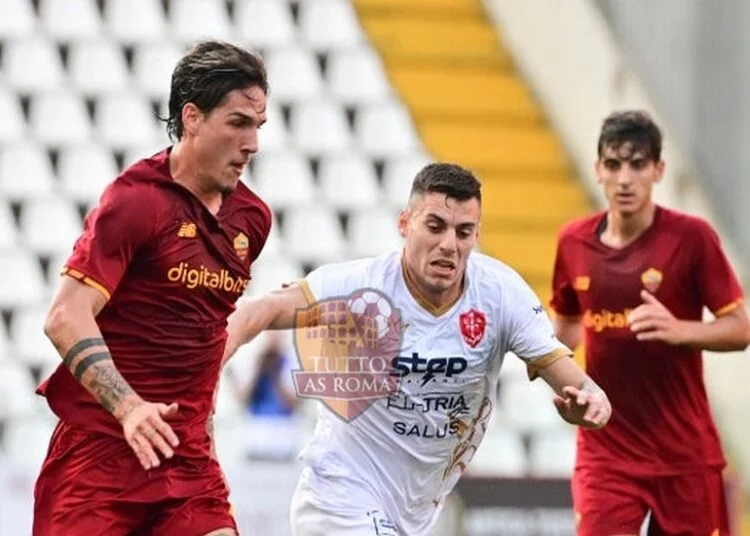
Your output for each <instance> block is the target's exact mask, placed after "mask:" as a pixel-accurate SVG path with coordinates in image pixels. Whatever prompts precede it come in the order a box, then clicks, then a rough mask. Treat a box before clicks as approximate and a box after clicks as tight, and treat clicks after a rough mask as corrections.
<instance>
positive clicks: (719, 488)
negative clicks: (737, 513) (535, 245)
mask: <svg viewBox="0 0 750 536" xmlns="http://www.w3.org/2000/svg"><path fill="white" fill-rule="evenodd" d="M661 146H662V137H661V133H660V131H659V128H658V127H657V125H656V124H654V122H653V121H652V120H651V119H650V117H649V116H648V115H647V114H645V113H642V112H632V111H628V112H618V113H614V114H612V115H610V116H609V117H608V118H607V119H606V120H605V121H604V123H603V126H602V130H601V134H600V137H599V143H598V156H599V158H598V160H597V162H596V172H597V175H598V178H599V182H600V183H601V184H602V186H603V187H604V191H605V194H606V197H607V201H608V208H607V209H606V210H605V211H602V212H599V213H597V214H595V215H593V216H591V217H588V218H584V219H581V220H578V221H574V222H572V223H570V224H568V225H567V226H566V227H565V228H564V229H563V230H562V232H561V233H560V236H559V243H558V250H557V259H556V262H555V269H554V277H553V298H552V308H553V309H554V310H555V312H556V313H557V319H556V331H557V336H558V337H559V338H560V340H561V341H562V342H563V343H565V344H567V345H568V346H569V347H570V348H575V347H576V346H578V344H579V343H580V341H581V337H582V335H583V336H585V346H586V370H587V372H588V374H589V375H590V376H591V378H592V379H593V380H594V381H595V382H596V383H598V384H599V385H600V386H601V387H602V389H604V391H605V392H607V394H608V395H609V397H610V399H611V401H612V408H613V413H612V419H611V420H610V422H609V425H608V426H607V427H606V428H604V429H602V430H597V431H589V430H580V431H579V435H578V453H577V460H576V466H575V473H574V476H573V486H572V487H573V499H574V504H575V510H576V517H577V519H578V523H579V524H578V534H580V535H585V536H589V535H591V536H608V535H615V534H616V535H635V534H638V532H639V530H640V527H641V524H642V523H643V521H644V518H645V516H646V514H647V512H648V511H650V512H651V514H652V516H651V526H650V528H649V534H653V535H658V534H665V535H666V534H674V535H676V534H691V535H693V534H695V535H698V534H700V535H706V536H709V535H713V536H718V535H721V536H724V535H726V534H729V532H728V530H729V529H728V521H727V512H726V504H725V499H724V491H723V485H722V476H721V472H722V468H723V467H724V464H725V461H724V456H723V453H722V449H721V445H720V442H719V437H718V434H717V432H716V427H715V426H714V422H713V418H712V416H711V410H710V408H709V404H708V400H707V396H706V390H705V387H704V384H703V366H702V358H701V350H712V351H734V350H742V349H744V348H746V347H747V345H748V343H749V342H750V324H748V319H747V315H746V313H745V309H744V307H742V306H741V304H742V299H743V294H742V289H741V288H740V285H739V283H738V281H737V278H736V277H735V274H734V273H733V270H732V267H731V266H730V264H729V262H728V261H727V258H726V256H725V255H724V252H723V251H722V248H721V245H720V243H719V239H718V237H717V235H716V232H715V231H714V230H713V229H712V228H711V226H710V225H709V224H708V223H706V222H705V221H704V220H702V219H699V218H696V217H693V216H689V215H687V214H683V213H681V212H677V211H674V210H670V209H667V208H664V207H661V206H658V205H656V204H655V203H654V201H653V199H652V195H651V194H652V188H653V186H654V184H655V183H657V182H659V180H660V179H661V177H662V174H663V172H664V162H663V161H662V159H661ZM704 307H707V308H708V309H710V310H711V311H712V312H713V313H714V315H715V317H716V318H715V320H713V321H711V322H703V321H702V318H703V317H702V312H703V308H704Z"/></svg>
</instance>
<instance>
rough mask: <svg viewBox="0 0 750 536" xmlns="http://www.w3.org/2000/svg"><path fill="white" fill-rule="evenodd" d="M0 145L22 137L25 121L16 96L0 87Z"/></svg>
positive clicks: (24, 131) (24, 130)
mask: <svg viewBox="0 0 750 536" xmlns="http://www.w3.org/2000/svg"><path fill="white" fill-rule="evenodd" d="M0 117H2V118H3V120H2V121H0V143H8V142H10V141H15V140H17V139H19V138H21V137H23V136H24V135H25V133H26V120H25V119H24V117H23V109H22V108H21V101H20V100H19V99H18V96H17V95H16V94H15V93H13V92H11V91H10V90H9V89H6V88H5V87H3V86H2V85H0Z"/></svg>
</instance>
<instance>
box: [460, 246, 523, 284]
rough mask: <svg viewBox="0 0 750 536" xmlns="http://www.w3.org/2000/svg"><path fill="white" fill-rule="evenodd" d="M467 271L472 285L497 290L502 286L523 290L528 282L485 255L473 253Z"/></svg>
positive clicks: (500, 262)
mask: <svg viewBox="0 0 750 536" xmlns="http://www.w3.org/2000/svg"><path fill="white" fill-rule="evenodd" d="M467 269H468V274H469V280H470V281H471V283H470V284H475V285H478V286H480V287H482V286H486V285H490V286H493V287H495V288H496V287H497V286H498V285H500V286H501V287H504V288H507V287H514V288H521V287H525V286H526V281H525V280H524V279H523V277H521V274H519V273H518V272H517V271H516V270H515V269H514V268H512V267H511V266H509V265H507V264H505V263H504V262H503V261H501V260H499V259H496V258H494V257H490V256H489V255H485V254H483V253H479V252H476V251H475V252H472V253H471V255H470V256H469V261H468V267H467Z"/></svg>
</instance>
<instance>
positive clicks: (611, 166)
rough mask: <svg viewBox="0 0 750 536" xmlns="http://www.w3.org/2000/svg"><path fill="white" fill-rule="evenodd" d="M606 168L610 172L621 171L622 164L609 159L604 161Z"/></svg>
mask: <svg viewBox="0 0 750 536" xmlns="http://www.w3.org/2000/svg"><path fill="white" fill-rule="evenodd" d="M604 167H605V168H606V169H607V170H609V171H617V170H618V169H620V162H618V161H617V160H614V159H607V160H605V161H604Z"/></svg>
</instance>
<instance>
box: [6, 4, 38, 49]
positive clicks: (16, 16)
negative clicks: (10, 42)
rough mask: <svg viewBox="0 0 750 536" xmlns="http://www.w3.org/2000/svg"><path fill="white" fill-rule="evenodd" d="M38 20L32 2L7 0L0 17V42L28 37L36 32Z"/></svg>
mask: <svg viewBox="0 0 750 536" xmlns="http://www.w3.org/2000/svg"><path fill="white" fill-rule="evenodd" d="M35 26H36V20H35V18H34V7H33V5H32V3H31V0H5V1H4V2H3V16H2V17H0V40H4V39H16V38H19V37H26V36H28V35H31V34H32V33H33V32H34V29H35Z"/></svg>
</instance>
